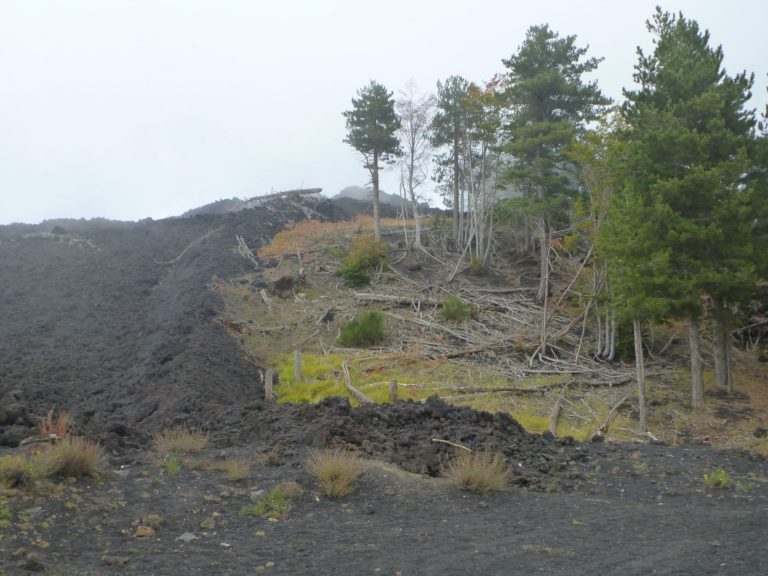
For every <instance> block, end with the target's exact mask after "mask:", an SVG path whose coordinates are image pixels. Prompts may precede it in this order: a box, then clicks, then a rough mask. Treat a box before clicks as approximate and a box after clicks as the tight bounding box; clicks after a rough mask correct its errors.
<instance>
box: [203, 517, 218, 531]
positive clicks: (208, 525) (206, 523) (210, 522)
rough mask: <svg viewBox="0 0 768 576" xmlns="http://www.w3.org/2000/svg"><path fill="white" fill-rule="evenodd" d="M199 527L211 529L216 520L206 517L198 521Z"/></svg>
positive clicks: (214, 526)
mask: <svg viewBox="0 0 768 576" xmlns="http://www.w3.org/2000/svg"><path fill="white" fill-rule="evenodd" d="M200 528H201V529H202V530H213V529H214V528H216V520H214V519H213V518H206V519H205V520H203V521H202V522H200Z"/></svg>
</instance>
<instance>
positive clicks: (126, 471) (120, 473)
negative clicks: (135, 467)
mask: <svg viewBox="0 0 768 576" xmlns="http://www.w3.org/2000/svg"><path fill="white" fill-rule="evenodd" d="M113 472H114V474H115V476H117V477H118V478H122V479H123V480H125V479H126V478H128V476H129V475H130V474H131V469H130V468H119V469H117V470H113Z"/></svg>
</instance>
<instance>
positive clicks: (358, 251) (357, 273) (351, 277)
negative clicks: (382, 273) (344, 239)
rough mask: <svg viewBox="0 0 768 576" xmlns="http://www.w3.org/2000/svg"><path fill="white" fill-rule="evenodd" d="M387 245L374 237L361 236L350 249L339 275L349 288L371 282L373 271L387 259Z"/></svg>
mask: <svg viewBox="0 0 768 576" xmlns="http://www.w3.org/2000/svg"><path fill="white" fill-rule="evenodd" d="M387 249H388V247H387V244H386V243H384V242H379V241H378V240H376V239H375V238H374V237H373V236H361V237H360V238H358V239H357V240H355V241H354V242H353V243H352V245H351V246H350V248H349V255H347V257H346V258H344V260H343V261H342V263H341V268H340V269H339V274H341V277H342V278H344V282H345V283H346V284H347V285H348V286H352V287H354V286H363V285H365V284H368V283H369V282H370V281H371V271H372V270H373V269H374V268H376V267H377V266H379V265H380V264H381V263H383V262H384V259H385V258H386V257H387Z"/></svg>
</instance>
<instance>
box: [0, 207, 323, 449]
mask: <svg viewBox="0 0 768 576" xmlns="http://www.w3.org/2000/svg"><path fill="white" fill-rule="evenodd" d="M334 210H335V208H334V207H333V205H332V204H331V203H330V202H328V201H327V200H322V199H319V198H317V199H303V200H302V201H301V203H299V202H298V201H296V200H294V199H292V198H291V197H283V198H277V199H273V200H271V201H270V202H269V203H268V204H266V205H264V206H261V207H259V208H258V209H252V210H243V211H239V212H232V213H225V214H212V215H199V216H194V217H190V218H171V219H167V220H161V221H151V220H145V221H141V222H137V223H121V222H109V221H56V222H47V223H43V224H40V225H37V226H20V225H16V226H11V227H0V278H2V279H3V281H2V283H0V308H1V310H0V316H2V318H3V321H2V323H0V425H1V426H2V432H1V433H0V443H1V444H5V445H12V446H13V445H16V444H17V443H18V442H19V441H20V440H21V439H22V438H24V437H26V436H28V435H29V434H30V433H31V430H32V428H33V427H34V426H35V425H36V423H37V420H38V418H39V417H41V416H42V415H43V414H44V413H45V412H46V411H47V410H48V409H50V408H55V409H57V410H58V409H64V410H69V411H71V412H72V413H73V415H74V417H75V419H76V421H77V423H78V425H79V426H80V427H82V431H83V432H84V433H86V434H89V435H92V436H93V437H95V438H98V439H99V440H101V441H102V442H105V443H106V444H107V445H109V446H116V447H117V446H124V445H130V446H136V445H138V444H145V443H146V438H147V436H148V434H149V433H151V431H153V430H155V429H157V428H159V427H162V426H168V425H171V424H174V423H175V424H180V423H186V424H188V425H190V426H207V427H210V428H218V427H219V426H212V425H211V423H212V422H222V421H227V420H231V419H233V418H237V417H238V416H239V407H238V406H236V405H235V404H233V401H234V400H236V399H242V398H250V399H252V400H253V401H254V402H258V401H259V399H260V394H259V393H258V391H257V390H256V389H255V388H256V386H257V384H256V382H257V381H258V375H259V370H258V367H256V366H254V365H253V364H251V363H249V362H248V361H246V359H245V358H244V357H243V356H242V354H241V353H240V352H239V350H238V349H237V347H236V346H235V345H233V343H232V341H231V339H230V337H229V335H228V334H227V332H226V331H225V330H224V329H223V328H222V327H221V326H220V325H219V324H217V323H216V322H214V321H213V320H214V319H215V318H216V316H217V314H218V313H219V310H220V307H221V304H220V301H219V299H218V298H217V296H216V294H215V293H214V292H212V291H211V289H210V283H211V282H212V280H213V279H214V278H216V277H220V278H234V277H237V276H238V275H240V274H242V273H243V272H244V271H245V270H246V269H247V265H248V262H247V260H245V259H244V258H242V257H240V256H238V255H237V254H236V253H235V251H234V248H235V247H236V245H237V242H236V240H235V236H236V235H240V236H242V237H243V238H244V239H245V240H246V241H247V242H248V243H249V244H250V245H252V246H259V244H260V243H261V242H262V240H263V239H265V238H269V237H271V236H272V235H273V234H274V233H275V232H277V231H278V230H279V229H280V228H281V227H282V226H283V225H284V224H285V222H289V221H291V220H298V219H302V218H305V217H307V216H308V215H311V216H315V217H319V218H329V217H333V215H334Z"/></svg>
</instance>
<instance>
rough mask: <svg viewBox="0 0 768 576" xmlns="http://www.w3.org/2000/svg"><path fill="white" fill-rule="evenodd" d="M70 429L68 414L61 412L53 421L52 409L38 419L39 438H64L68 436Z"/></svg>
mask: <svg viewBox="0 0 768 576" xmlns="http://www.w3.org/2000/svg"><path fill="white" fill-rule="evenodd" d="M71 428H72V417H71V416H70V415H69V412H61V413H60V414H59V417H58V418H57V419H56V420H54V419H53V408H51V409H50V410H48V414H46V416H45V417H44V418H41V419H40V422H39V423H38V425H37V433H38V434H39V435H40V438H51V437H54V438H64V437H65V436H69V431H70V429H71Z"/></svg>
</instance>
